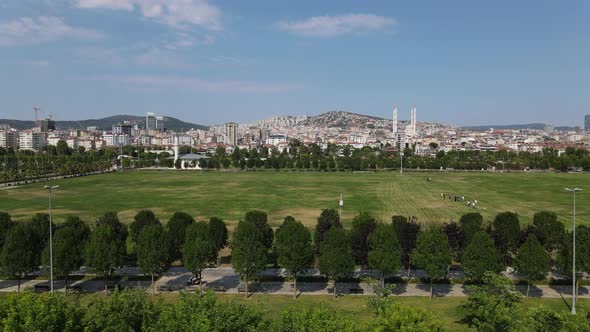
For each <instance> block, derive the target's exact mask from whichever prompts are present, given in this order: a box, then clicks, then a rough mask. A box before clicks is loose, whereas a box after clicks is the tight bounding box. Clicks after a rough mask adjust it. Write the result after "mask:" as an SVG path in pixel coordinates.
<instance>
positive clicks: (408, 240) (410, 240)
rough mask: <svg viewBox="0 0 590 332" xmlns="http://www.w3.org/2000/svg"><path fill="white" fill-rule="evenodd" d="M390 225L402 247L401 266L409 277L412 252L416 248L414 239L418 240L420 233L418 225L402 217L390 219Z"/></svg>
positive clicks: (413, 220) (414, 221)
mask: <svg viewBox="0 0 590 332" xmlns="http://www.w3.org/2000/svg"><path fill="white" fill-rule="evenodd" d="M391 224H392V226H393V229H394V230H395V232H396V234H397V238H398V240H399V243H400V245H401V247H402V264H403V265H404V266H405V267H406V268H407V269H408V276H409V275H410V267H411V260H412V251H414V249H415V248H416V239H417V238H418V233H420V224H418V223H417V222H416V220H415V219H413V218H412V220H408V218H406V217H404V216H393V217H391Z"/></svg>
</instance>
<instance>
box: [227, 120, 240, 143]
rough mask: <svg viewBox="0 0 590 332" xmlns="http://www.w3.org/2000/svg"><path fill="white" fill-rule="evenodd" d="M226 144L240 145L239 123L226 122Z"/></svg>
mask: <svg viewBox="0 0 590 332" xmlns="http://www.w3.org/2000/svg"><path fill="white" fill-rule="evenodd" d="M225 144H229V145H233V146H236V145H238V124H237V123H235V122H228V123H226V124H225Z"/></svg>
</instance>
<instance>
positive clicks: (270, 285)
mask: <svg viewBox="0 0 590 332" xmlns="http://www.w3.org/2000/svg"><path fill="white" fill-rule="evenodd" d="M121 272H123V273H121V274H129V275H135V273H134V272H137V271H136V270H135V269H134V268H132V269H130V270H127V271H121ZM125 272H126V273H125ZM314 272H316V271H312V273H310V274H313V273H314ZM265 274H267V275H277V274H282V271H281V270H278V269H269V270H267V271H265ZM189 277H190V273H189V272H186V270H184V269H183V268H172V269H171V270H170V271H168V272H166V273H165V274H164V275H163V276H162V277H160V278H159V279H158V280H157V281H156V285H155V287H156V289H160V288H162V289H167V290H170V291H179V290H187V291H190V290H194V289H198V288H199V286H191V287H189V288H187V287H186V281H187V280H188V279H189ZM203 280H204V285H203V287H204V288H212V289H221V288H223V289H224V291H225V293H228V294H237V293H238V287H239V286H240V284H241V283H240V278H239V276H238V275H237V274H236V273H235V272H234V271H233V269H232V268H223V267H222V268H213V269H206V270H205V271H204V272H203ZM111 283H112V282H111ZM120 284H121V285H122V286H123V287H130V288H144V289H146V290H150V286H151V284H150V281H147V280H142V281H122V282H120ZM35 285H45V286H48V285H49V282H48V281H47V280H27V281H23V282H22V284H21V288H22V289H25V288H34V286H35ZM70 285H71V286H78V287H80V289H81V290H82V291H84V292H100V291H103V290H104V282H103V281H102V280H96V279H93V280H78V281H73V282H70ZM54 287H55V289H57V290H60V291H63V288H64V281H63V280H56V282H55V284H54ZM332 287H333V283H331V282H330V283H326V282H299V283H297V290H298V292H299V293H300V294H304V295H331V294H332ZM359 288H360V289H362V290H363V295H374V294H375V293H374V290H373V284H369V283H338V284H337V294H339V295H340V294H349V293H350V289H359ZM16 289H17V281H16V280H0V291H2V292H15V291H16ZM517 289H518V291H520V292H521V293H523V294H525V293H526V285H519V286H517ZM249 291H251V292H254V293H266V294H281V295H293V292H294V289H293V288H292V283H291V282H253V283H250V287H249ZM433 291H434V295H435V296H452V297H463V296H467V291H466V289H465V287H464V286H463V285H459V284H435V285H434V286H433ZM393 293H394V295H397V296H429V295H430V286H429V285H428V284H413V283H403V284H399V285H397V286H396V288H394V290H393ZM529 295H530V296H531V297H537V298H539V297H542V298H562V297H563V298H571V286H548V285H539V286H531V290H530V294H529ZM355 296H356V295H355ZM578 297H579V298H590V290H589V288H588V287H580V288H579V291H578Z"/></svg>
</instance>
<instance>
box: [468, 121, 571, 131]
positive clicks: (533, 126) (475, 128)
mask: <svg viewBox="0 0 590 332" xmlns="http://www.w3.org/2000/svg"><path fill="white" fill-rule="evenodd" d="M546 127H547V125H546V124H544V123H527V124H513V125H497V126H463V127H461V129H466V130H471V131H488V130H490V129H492V128H494V129H500V130H520V129H533V130H543V129H545V128H546ZM554 129H555V130H561V131H569V130H573V129H575V128H574V127H569V126H556V127H554Z"/></svg>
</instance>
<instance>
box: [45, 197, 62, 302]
mask: <svg viewBox="0 0 590 332" xmlns="http://www.w3.org/2000/svg"><path fill="white" fill-rule="evenodd" d="M43 188H45V189H47V190H48V192H49V284H50V286H51V292H52V293H53V229H52V225H51V224H53V220H52V218H53V217H52V214H51V191H52V190H53V189H57V188H59V186H45V187H43Z"/></svg>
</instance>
